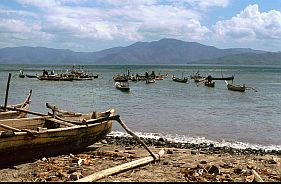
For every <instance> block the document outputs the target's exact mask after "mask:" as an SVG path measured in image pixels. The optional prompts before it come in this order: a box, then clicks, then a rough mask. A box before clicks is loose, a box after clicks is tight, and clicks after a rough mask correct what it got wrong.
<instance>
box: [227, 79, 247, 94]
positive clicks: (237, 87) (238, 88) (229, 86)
mask: <svg viewBox="0 0 281 184" xmlns="http://www.w3.org/2000/svg"><path fill="white" fill-rule="evenodd" d="M225 83H226V85H227V89H228V90H232V91H240V92H244V91H245V90H246V86H245V84H243V85H237V84H229V83H228V82H227V81H226V80H225Z"/></svg>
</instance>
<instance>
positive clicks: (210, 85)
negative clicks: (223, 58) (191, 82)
mask: <svg viewBox="0 0 281 184" xmlns="http://www.w3.org/2000/svg"><path fill="white" fill-rule="evenodd" d="M204 85H205V86H207V87H215V82H210V81H204Z"/></svg>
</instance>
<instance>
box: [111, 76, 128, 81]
mask: <svg viewBox="0 0 281 184" xmlns="http://www.w3.org/2000/svg"><path fill="white" fill-rule="evenodd" d="M113 80H114V81H115V82H128V80H129V77H128V76H126V75H123V76H122V75H116V76H113Z"/></svg>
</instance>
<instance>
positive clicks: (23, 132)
mask: <svg viewBox="0 0 281 184" xmlns="http://www.w3.org/2000/svg"><path fill="white" fill-rule="evenodd" d="M53 112H56V113H57V114H60V115H55V114H52V115H51V114H50V115H45V116H39V117H32V118H21V119H7V120H0V165H7V164H8V165H9V164H11V163H15V162H17V163H18V162H26V161H28V160H30V159H32V160H33V159H38V158H42V157H48V156H54V155H58V154H67V153H73V152H75V151H80V150H81V149H83V148H86V147H87V146H90V145H92V144H94V143H96V142H97V141H100V140H101V139H103V138H104V137H105V136H106V135H107V134H108V133H110V132H111V130H112V120H114V117H115V116H114V109H109V110H107V111H105V112H91V113H87V114H83V113H58V112H59V111H53ZM66 112H67V111H66Z"/></svg>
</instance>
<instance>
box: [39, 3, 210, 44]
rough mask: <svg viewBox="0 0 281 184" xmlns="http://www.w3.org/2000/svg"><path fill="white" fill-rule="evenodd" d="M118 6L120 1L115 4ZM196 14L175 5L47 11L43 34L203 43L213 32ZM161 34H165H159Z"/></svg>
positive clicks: (63, 7)
mask: <svg viewBox="0 0 281 184" xmlns="http://www.w3.org/2000/svg"><path fill="white" fill-rule="evenodd" d="M115 3H117V1H116V2H115ZM198 19H200V15H199V14H198V13H197V12H195V11H192V10H187V9H185V8H183V7H175V6H171V5H165V6H164V5H150V6H144V5H140V6H136V7H134V8H132V7H128V6H124V7H115V8H112V7H111V8H106V9H100V8H97V7H96V8H87V7H79V6H78V7H68V6H57V7H53V8H49V9H45V14H44V21H45V24H42V25H44V26H43V30H44V31H46V32H49V33H53V34H55V33H56V32H60V33H63V32H64V33H66V34H69V35H70V36H75V37H81V38H86V37H88V38H89V39H106V40H113V39H120V38H121V39H125V40H134V41H139V40H142V39H143V38H144V37H146V36H147V35H150V36H151V37H159V35H161V37H172V36H177V37H180V36H181V37H186V36H188V37H189V39H195V40H199V39H202V38H203V36H204V34H205V33H207V32H208V31H209V30H208V29H207V28H206V27H204V26H202V25H201V24H200V22H199V21H198ZM159 32H162V33H161V34H159Z"/></svg>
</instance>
